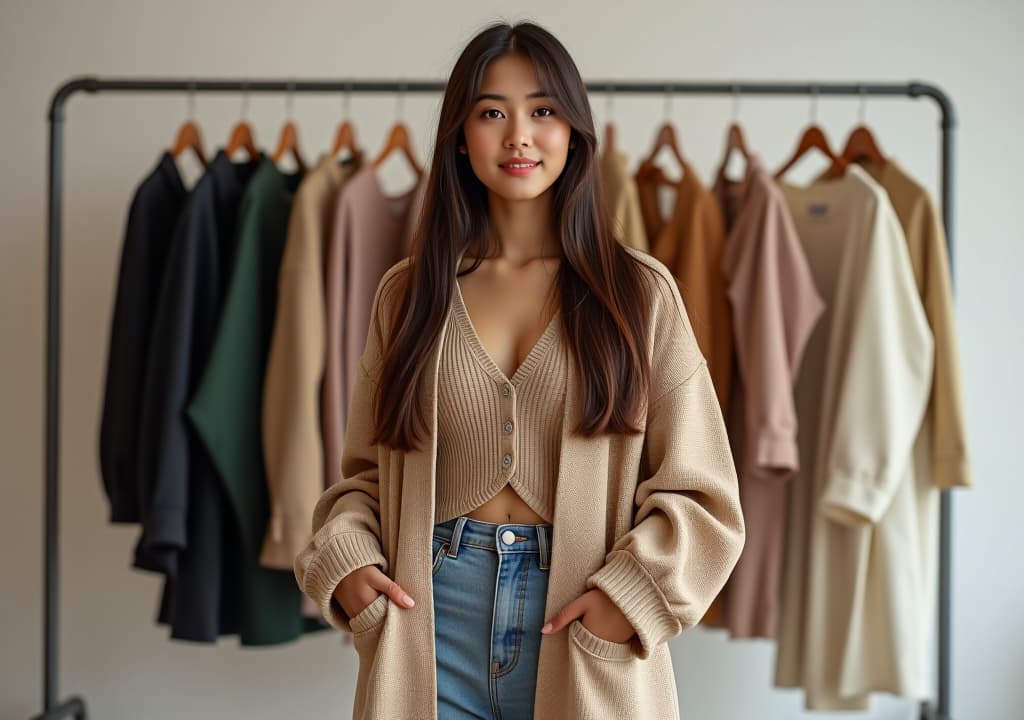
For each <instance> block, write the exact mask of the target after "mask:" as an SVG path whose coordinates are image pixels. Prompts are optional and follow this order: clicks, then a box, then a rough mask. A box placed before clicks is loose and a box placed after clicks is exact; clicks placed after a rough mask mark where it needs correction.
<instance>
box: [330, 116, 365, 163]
mask: <svg viewBox="0 0 1024 720" xmlns="http://www.w3.org/2000/svg"><path fill="white" fill-rule="evenodd" d="M342 150H348V151H349V153H351V154H352V155H358V154H359V150H358V149H357V148H356V131H355V128H353V127H352V123H350V122H349V121H348V120H342V121H341V123H340V124H339V125H338V130H337V131H336V132H335V133H334V143H333V144H332V145H331V155H333V156H335V157H337V156H338V155H339V154H340V153H341V151H342Z"/></svg>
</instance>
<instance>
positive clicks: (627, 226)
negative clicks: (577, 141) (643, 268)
mask: <svg viewBox="0 0 1024 720" xmlns="http://www.w3.org/2000/svg"><path fill="white" fill-rule="evenodd" d="M598 170H599V171H600V178H601V188H602V190H603V191H604V201H605V205H606V207H608V209H609V213H610V215H611V223H612V234H613V235H614V236H615V239H616V240H618V241H619V242H620V243H622V244H623V245H628V246H629V247H631V248H635V249H637V250H643V251H644V252H650V248H649V246H648V243H647V232H646V231H645V230H644V218H643V215H642V214H641V211H640V195H639V193H638V191H637V187H636V180H634V179H633V175H632V174H631V173H630V172H629V158H628V157H627V156H626V153H624V152H621V151H618V150H607V149H606V150H605V151H604V152H602V153H601V157H600V158H599V160H598Z"/></svg>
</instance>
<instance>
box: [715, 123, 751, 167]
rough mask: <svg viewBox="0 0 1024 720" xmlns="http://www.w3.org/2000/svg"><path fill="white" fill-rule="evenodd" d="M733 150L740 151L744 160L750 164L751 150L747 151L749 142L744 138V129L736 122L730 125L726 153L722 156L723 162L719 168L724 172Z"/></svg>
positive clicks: (726, 138)
mask: <svg viewBox="0 0 1024 720" xmlns="http://www.w3.org/2000/svg"><path fill="white" fill-rule="evenodd" d="M733 150H737V151H739V153H740V155H742V156H743V159H744V160H745V161H746V162H748V163H749V162H750V150H748V149H747V140H746V138H745V137H744V136H743V128H742V127H740V125H739V123H736V122H733V123H732V124H730V125H729V130H728V131H727V132H726V135H725V151H724V152H723V154H722V162H721V163H719V167H720V168H722V169H723V170H724V169H725V164H726V163H727V162H728V161H729V156H730V155H731V154H732V151H733Z"/></svg>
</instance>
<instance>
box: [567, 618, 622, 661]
mask: <svg viewBox="0 0 1024 720" xmlns="http://www.w3.org/2000/svg"><path fill="white" fill-rule="evenodd" d="M569 633H570V635H571V636H572V642H573V645H575V646H576V647H577V648H578V649H580V650H582V651H583V652H586V653H589V654H591V655H594V656H595V657H599V658H601V659H602V660H611V661H622V660H629V659H631V658H632V657H633V646H632V643H630V642H624V643H620V642H612V641H611V640H605V639H604V638H602V637H598V636H597V635H595V634H594V633H592V632H590V631H589V630H587V627H586V626H585V625H584V624H583V622H582V621H580V620H573V621H572V624H571V625H570V626H569Z"/></svg>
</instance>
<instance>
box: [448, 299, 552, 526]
mask: <svg viewBox="0 0 1024 720" xmlns="http://www.w3.org/2000/svg"><path fill="white" fill-rule="evenodd" d="M452 313H453V315H452V322H450V323H448V330H447V337H446V338H445V342H444V346H443V347H442V350H441V357H440V359H439V361H440V367H439V368H438V389H437V392H438V398H437V400H438V404H437V423H438V445H437V453H438V459H437V483H436V512H435V517H434V522H435V523H439V522H445V521H446V520H450V519H451V518H454V517H458V516H459V515H464V514H466V513H468V512H471V511H472V510H474V509H475V508H477V507H479V506H480V505H482V504H483V503H484V502H486V501H487V500H489V499H491V498H492V497H494V495H496V494H497V493H498V491H499V490H501V488H502V487H504V486H505V485H506V484H509V485H511V486H512V488H513V489H514V490H515V491H516V492H517V493H518V494H519V496H520V497H521V498H522V499H523V500H524V501H525V502H526V504H527V505H529V506H530V507H531V508H532V509H533V511H534V512H536V513H537V514H538V515H540V516H541V517H542V518H544V519H545V520H546V521H547V522H551V521H552V518H553V516H554V509H555V484H556V481H557V478H558V460H559V454H560V450H561V443H560V440H561V436H562V418H563V413H564V410H565V388H566V382H567V378H568V354H567V347H566V345H565V342H564V339H563V337H562V313H561V311H560V310H559V311H558V312H557V313H555V315H554V317H552V319H551V321H550V322H549V323H548V326H547V327H546V328H545V329H544V332H543V334H542V335H541V336H540V339H538V340H537V342H536V344H534V346H533V348H532V349H531V350H530V352H529V354H527V356H526V358H525V359H524V360H523V362H522V364H520V366H519V367H518V368H516V371H515V372H514V373H513V375H512V377H510V378H509V377H505V374H504V373H503V372H502V371H501V369H500V368H499V367H498V366H497V364H495V362H494V360H492V359H491V357H490V355H488V354H487V351H486V350H485V349H484V346H483V344H482V343H481V342H480V338H479V336H478V335H477V333H476V330H475V329H474V327H473V323H472V322H471V321H470V319H469V313H468V312H467V311H466V305H465V302H464V300H463V297H462V290H461V289H460V288H459V284H458V282H456V283H455V293H454V297H453V299H452Z"/></svg>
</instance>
